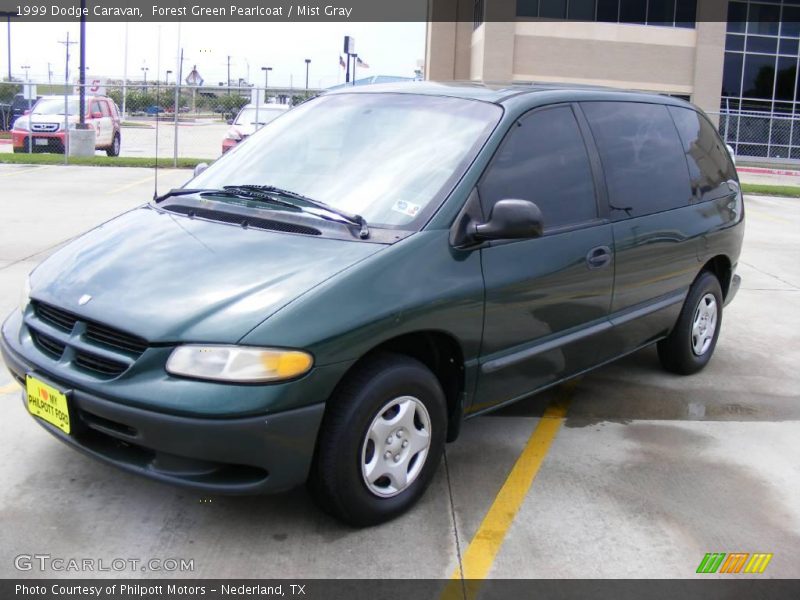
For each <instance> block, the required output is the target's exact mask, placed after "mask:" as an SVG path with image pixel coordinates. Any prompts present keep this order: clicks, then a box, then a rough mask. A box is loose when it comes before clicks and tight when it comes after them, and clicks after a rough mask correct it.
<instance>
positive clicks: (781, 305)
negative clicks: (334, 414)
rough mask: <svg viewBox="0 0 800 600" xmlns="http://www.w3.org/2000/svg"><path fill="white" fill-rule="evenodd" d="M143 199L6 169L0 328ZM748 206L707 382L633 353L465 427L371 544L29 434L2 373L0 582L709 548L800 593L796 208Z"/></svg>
mask: <svg viewBox="0 0 800 600" xmlns="http://www.w3.org/2000/svg"><path fill="white" fill-rule="evenodd" d="M188 175H189V174H188V172H187V171H162V172H161V173H160V174H159V180H160V187H161V189H162V190H166V189H167V188H169V187H172V186H175V185H178V184H180V183H182V182H183V181H185V180H186V179H187V178H188ZM152 186H153V181H152V172H148V171H146V170H140V169H115V168H91V167H23V166H11V165H0V227H2V235H0V312H1V313H2V314H3V315H5V314H7V313H8V312H9V311H11V310H13V309H14V308H15V307H16V306H17V303H18V298H19V292H20V290H21V287H22V281H23V277H24V275H25V274H26V273H28V272H29V271H30V270H31V269H32V268H33V267H34V266H35V265H36V264H37V263H38V262H40V261H41V260H42V259H43V258H45V257H46V256H47V255H48V254H49V253H51V252H52V251H54V250H55V249H56V248H58V247H59V246H60V245H61V244H63V243H64V242H66V241H67V240H69V239H71V238H72V237H74V236H76V235H78V234H79V233H80V232H82V231H85V230H87V229H89V228H90V227H92V226H94V225H97V224H99V223H101V222H103V221H104V220H106V219H108V218H110V217H112V216H113V215H115V214H118V213H120V212H122V211H124V210H126V209H128V208H132V207H134V206H136V205H138V204H140V203H142V202H145V201H147V200H148V199H149V198H150V197H152V193H153V187H152ZM745 204H746V215H747V231H746V235H745V245H744V250H743V254H742V256H741V259H740V262H739V269H738V273H739V274H740V275H741V276H742V279H743V283H742V288H741V290H740V291H739V294H738V296H737V297H736V299H735V301H734V302H733V303H732V304H731V305H730V306H729V307H728V308H727V309H726V312H725V315H724V320H723V326H722V333H721V336H720V339H719V343H718V346H717V349H716V354H715V356H714V358H713V360H712V361H711V364H710V365H709V366H708V368H706V369H705V370H704V371H703V372H701V373H699V374H697V375H695V376H692V377H679V376H675V375H671V374H667V373H665V372H664V371H662V370H661V369H660V368H659V364H658V359H657V357H656V353H655V349H654V348H648V349H645V350H642V351H640V352H637V353H636V354H634V355H632V356H630V357H628V358H625V359H623V360H620V361H618V362H617V363H614V364H612V365H610V366H607V367H604V368H601V369H599V370H597V371H594V372H593V373H591V374H589V375H587V376H584V377H582V378H581V379H579V380H577V381H574V382H572V383H570V384H568V385H565V386H562V387H560V388H558V389H555V390H551V391H549V392H547V393H544V394H540V395H538V396H535V397H532V398H530V399H528V400H525V401H523V402H521V403H518V404H516V405H514V406H512V407H509V408H506V409H504V410H502V411H500V412H497V413H494V414H492V415H490V416H484V417H479V418H476V419H473V420H471V421H468V422H467V423H466V424H465V425H464V427H463V430H462V434H461V437H460V438H459V439H458V441H456V442H455V443H453V444H450V445H449V446H448V448H447V453H446V460H445V461H444V462H443V463H442V465H441V466H440V468H439V471H438V473H437V476H436V478H435V480H434V482H433V484H432V486H431V488H430V489H429V490H428V492H427V494H426V495H425V496H424V498H423V499H422V501H421V502H420V503H419V504H418V505H417V506H416V507H415V508H414V509H413V510H412V511H411V512H410V513H408V514H406V515H405V516H403V517H401V518H399V519H397V520H395V521H393V522H391V523H388V524H386V525H383V526H380V527H375V528H371V529H364V530H354V529H350V528H348V527H345V526H342V525H340V524H338V523H337V522H335V521H333V520H331V519H330V518H328V517H326V516H325V515H323V514H321V513H320V512H319V511H318V510H317V509H316V508H315V507H314V505H313V504H312V503H311V501H310V500H309V498H308V496H307V494H306V493H305V491H304V490H303V489H298V490H295V491H292V492H290V493H287V494H283V495H279V496H271V497H249V498H248V497H245V498H239V497H204V496H198V495H196V494H193V493H191V492H187V491H185V490H180V489H176V488H172V487H169V486H165V485H161V484H158V483H153V482H150V481H146V480H142V479H139V478H137V477H135V476H133V475H128V474H125V473H122V472H119V471H117V470H116V469H113V468H111V467H108V466H105V465H103V464H100V463H97V462H95V461H93V460H91V459H89V458H87V457H84V456H83V455H81V454H78V453H76V452H75V451H73V450H71V449H69V448H67V447H66V446H64V445H62V444H61V443H59V442H58V441H57V440H55V439H53V438H52V437H51V436H50V435H48V434H46V433H45V432H44V431H43V430H42V429H41V428H40V427H39V426H38V425H37V424H36V423H35V422H34V420H33V418H32V417H30V416H29V415H28V414H27V413H26V411H25V409H24V407H23V405H22V403H21V401H20V390H19V388H18V387H17V386H16V384H14V383H12V381H11V378H10V377H9V376H8V374H7V372H6V371H5V369H3V371H2V373H0V402H2V403H3V406H4V412H3V419H1V420H0V440H2V441H1V442H0V443H2V450H3V455H4V460H3V461H2V465H1V466H0V480H2V481H3V483H4V485H3V486H2V488H0V515H2V522H3V524H4V527H3V531H2V533H0V538H2V544H0V576H2V577H80V576H86V575H88V576H101V577H106V576H107V577H118V576H120V574H119V573H114V572H99V573H88V574H87V573H80V572H62V571H54V570H46V571H44V572H41V571H39V570H37V569H32V570H30V571H18V570H17V569H16V568H15V566H14V559H15V557H16V556H18V555H20V554H48V555H51V556H52V557H62V558H67V559H68V558H79V559H82V558H90V559H96V560H100V559H102V560H104V561H108V562H110V561H112V560H113V559H115V558H124V559H128V558H134V559H138V560H142V561H147V560H149V559H167V558H178V559H180V558H183V559H187V560H193V567H194V570H193V571H190V572H180V571H175V572H164V571H160V572H153V571H141V570H139V569H137V570H136V571H134V572H123V573H122V574H121V575H123V576H129V577H172V576H175V577H257V578H261V577H263V578H268V577H283V578H300V577H303V578H309V577H320V578H322V577H354V578H362V577H363V578H373V577H374V578H392V577H398V578H405V577H429V578H447V577H450V576H451V575H453V574H456V575H458V574H459V573H460V572H463V573H464V574H465V575H467V576H468V577H481V576H489V577H512V578H513V577H530V578H572V577H575V578H592V577H601V578H602V577H615V578H627V577H647V578H685V577H693V576H698V575H695V571H696V569H697V567H698V565H699V563H700V561H701V559H702V558H703V556H704V555H705V554H706V553H708V552H726V553H732V552H765V553H772V554H773V558H772V560H771V562H770V563H769V565H768V568H767V569H766V571H765V572H764V574H763V575H758V577H782V578H787V577H797V576H798V575H799V574H800V572H799V570H798V566H797V565H798V561H797V557H798V556H799V555H800V461H798V457H800V392H798V390H800V370H799V369H798V365H800V339H798V331H800V261H798V257H800V236H798V234H797V231H798V225H800V201H799V200H791V199H784V198H766V197H755V196H748V197H746V202H745ZM719 576H720V577H730V576H725V575H719ZM749 576H750V575H737V576H736V577H749ZM703 577H709V575H703ZM712 577H714V576H712Z"/></svg>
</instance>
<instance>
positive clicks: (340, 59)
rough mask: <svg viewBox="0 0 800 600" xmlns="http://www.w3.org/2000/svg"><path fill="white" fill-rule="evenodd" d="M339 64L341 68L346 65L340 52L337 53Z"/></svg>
mask: <svg viewBox="0 0 800 600" xmlns="http://www.w3.org/2000/svg"><path fill="white" fill-rule="evenodd" d="M339 66H340V67H342V68H343V69H344V68H345V67H346V65H345V64H344V59H343V58H342V55H341V54H340V55H339Z"/></svg>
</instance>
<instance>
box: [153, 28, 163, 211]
mask: <svg viewBox="0 0 800 600" xmlns="http://www.w3.org/2000/svg"><path fill="white" fill-rule="evenodd" d="M156 48H157V49H156V56H157V58H156V107H155V108H156V160H155V162H154V163H153V167H154V169H153V171H154V173H153V200H156V199H157V198H158V122H159V120H160V119H159V118H158V117H159V112H160V111H161V94H160V91H161V83H160V80H159V76H160V75H161V25H159V26H158V44H157V47H156Z"/></svg>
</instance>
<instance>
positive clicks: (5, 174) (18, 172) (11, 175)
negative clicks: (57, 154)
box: [0, 165, 50, 177]
mask: <svg viewBox="0 0 800 600" xmlns="http://www.w3.org/2000/svg"><path fill="white" fill-rule="evenodd" d="M49 167H50V165H41V166H38V167H31V168H30V169H20V170H18V171H17V170H14V171H13V172H12V173H0V177H13V176H14V175H24V174H25V173H33V172H34V171H41V170H42V169H47V168H49Z"/></svg>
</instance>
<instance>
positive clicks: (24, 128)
mask: <svg viewBox="0 0 800 600" xmlns="http://www.w3.org/2000/svg"><path fill="white" fill-rule="evenodd" d="M79 102H80V98H79V96H67V98H66V109H67V115H66V116H65V115H64V109H65V100H64V96H42V98H41V99H40V100H39V101H38V102H37V103H36V104H35V105H34V107H33V109H32V110H31V111H30V112H28V113H27V114H25V115H23V116H21V117H19V118H18V119H17V120H16V121H15V122H14V125H13V127H12V128H11V142H12V145H13V147H14V152H31V151H32V152H56V153H63V152H64V137H65V127H66V128H68V129H74V128H75V126H76V125H77V123H78V121H79V115H78V113H79V110H78V108H79V104H78V103H79ZM85 114H86V124H87V125H89V126H91V127H92V128H94V130H95V133H96V136H97V137H96V142H95V148H97V149H98V150H105V151H106V154H108V156H119V150H120V144H121V141H122V136H121V134H120V125H121V120H120V116H119V109H118V108H117V105H116V104H115V103H114V101H113V100H111V98H108V97H106V96H87V97H86V113H85Z"/></svg>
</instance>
